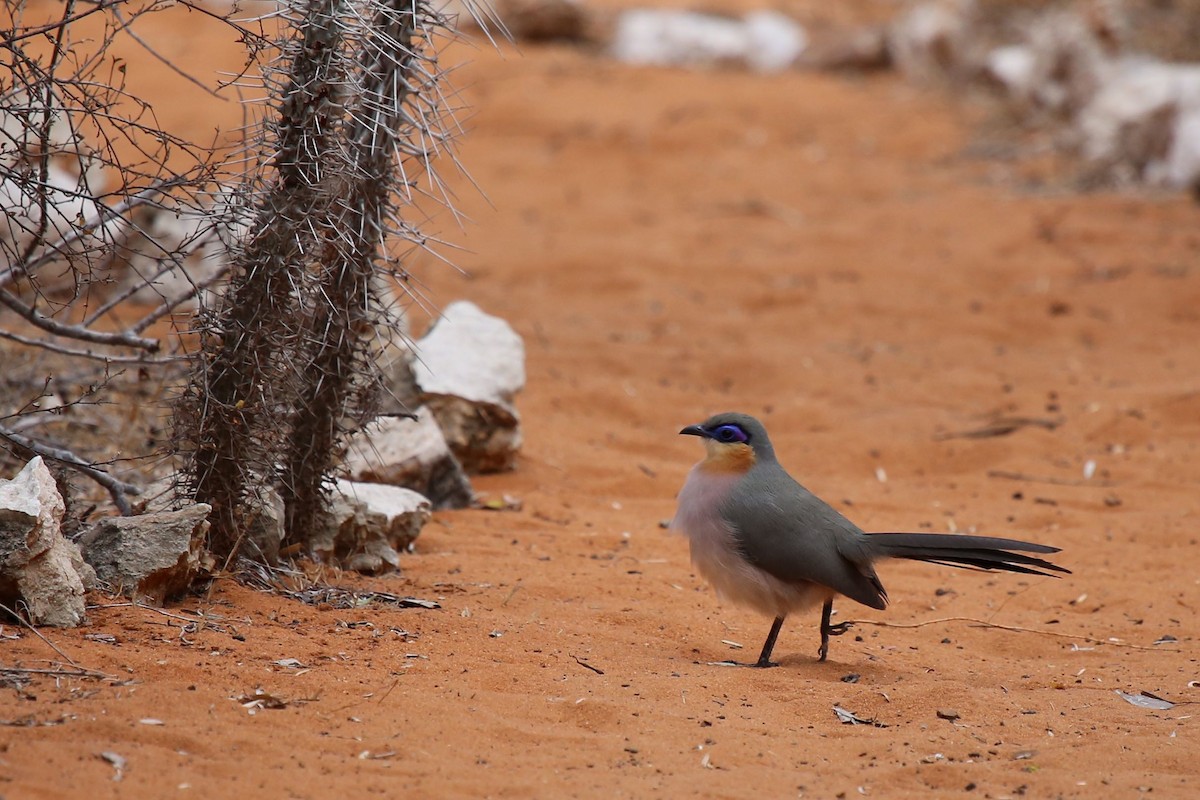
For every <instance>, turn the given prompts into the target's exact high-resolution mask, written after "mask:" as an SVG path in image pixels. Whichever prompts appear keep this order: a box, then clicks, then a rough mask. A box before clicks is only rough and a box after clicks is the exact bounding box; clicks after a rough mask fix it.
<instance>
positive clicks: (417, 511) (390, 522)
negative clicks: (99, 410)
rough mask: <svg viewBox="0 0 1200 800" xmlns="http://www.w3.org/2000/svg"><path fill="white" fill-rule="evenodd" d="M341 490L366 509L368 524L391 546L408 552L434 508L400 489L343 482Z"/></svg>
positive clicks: (339, 485)
mask: <svg viewBox="0 0 1200 800" xmlns="http://www.w3.org/2000/svg"><path fill="white" fill-rule="evenodd" d="M337 488H338V491H339V492H341V493H342V494H343V495H345V496H346V497H347V498H351V499H353V500H356V501H358V502H359V503H362V504H363V505H364V506H365V507H366V511H367V515H368V516H367V520H368V524H371V525H377V526H378V530H379V531H380V533H381V534H382V535H383V536H384V537H385V538H386V539H387V541H388V543H389V544H391V546H392V547H394V548H396V549H397V550H400V551H404V550H408V549H409V548H410V547H411V546H412V543H413V542H414V541H416V539H417V536H418V535H419V534H420V533H421V528H423V527H424V526H425V523H426V522H428V521H429V518H430V516H431V512H432V505H431V504H430V502H429V500H427V499H426V498H425V497H424V495H421V494H419V493H417V492H414V491H413V490H412V489H405V488H402V487H400V486H388V485H387V484H383V483H358V482H355V481H346V480H340V481H338V482H337Z"/></svg>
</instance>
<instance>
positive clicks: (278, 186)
mask: <svg viewBox="0 0 1200 800" xmlns="http://www.w3.org/2000/svg"><path fill="white" fill-rule="evenodd" d="M293 2H294V3H295V4H296V5H295V7H294V9H293V10H294V11H295V12H296V13H295V17H296V21H295V22H294V23H293V25H294V27H295V35H296V43H295V44H294V45H293V46H291V48H290V49H285V50H284V54H285V59H284V62H283V63H284V66H283V68H282V71H281V72H279V73H275V74H278V75H282V78H279V79H277V80H274V82H273V81H272V77H271V76H272V73H268V76H267V77H268V80H267V83H268V88H278V89H280V90H281V94H280V96H282V98H283V99H282V101H281V102H280V105H279V107H278V109H277V113H276V119H275V121H274V123H273V125H272V129H271V133H272V134H273V136H272V138H273V141H274V143H275V153H276V156H275V157H274V159H273V160H272V161H271V163H269V164H268V165H267V168H268V173H269V174H271V175H272V176H273V177H272V180H271V182H270V183H269V184H268V185H267V186H266V187H265V189H264V190H263V191H262V192H261V193H260V194H259V197H258V200H257V215H256V216H257V224H256V225H255V226H254V228H253V229H252V230H254V231H256V233H255V234H253V235H252V236H251V237H250V239H249V241H248V242H247V244H246V245H245V247H244V248H243V249H242V250H241V251H240V252H239V253H238V254H237V258H236V262H235V263H236V264H237V266H238V267H239V268H238V269H237V270H236V273H235V276H234V280H233V283H232V286H231V291H230V293H229V294H228V295H227V298H228V299H227V303H226V306H225V308H224V310H223V311H222V313H221V314H220V315H219V316H218V317H217V319H216V320H215V321H214V323H213V324H212V326H211V328H210V330H209V333H208V335H207V337H206V340H205V348H204V356H205V358H204V360H203V363H202V364H201V367H200V369H199V370H197V372H196V374H195V376H194V378H193V381H192V386H191V389H190V401H189V403H187V404H185V405H184V406H183V408H184V413H181V415H180V420H181V421H182V422H183V424H184V429H185V430H187V431H191V432H192V435H191V437H190V438H191V440H192V441H193V442H194V445H193V453H192V459H191V466H190V478H191V480H192V486H193V489H194V496H195V497H196V499H197V500H200V501H202V502H206V503H209V504H210V505H212V506H213V517H212V529H211V533H210V547H211V548H212V549H213V551H214V552H215V553H217V554H218V556H221V557H224V558H227V559H232V558H234V557H235V556H237V555H238V554H239V553H241V552H243V551H246V550H247V548H245V547H244V542H243V539H242V537H243V536H244V535H245V533H246V527H247V522H249V521H250V518H249V515H250V513H251V511H252V510H253V509H254V507H255V504H254V502H253V501H254V499H255V495H256V494H257V493H260V492H261V491H263V490H265V489H268V488H272V487H277V488H278V489H279V491H280V493H281V495H282V496H283V500H284V511H285V526H286V535H287V540H288V541H289V542H290V543H292V544H295V545H298V546H299V547H298V548H297V549H304V548H306V547H307V546H308V545H309V544H310V542H311V541H312V538H313V536H314V535H316V534H317V533H319V532H321V531H323V530H324V524H323V523H324V516H325V513H326V508H327V503H328V488H329V486H330V484H331V482H332V477H333V473H334V469H335V468H336V466H337V465H338V463H339V461H340V459H341V456H342V454H343V453H344V451H345V439H346V436H347V434H348V432H349V430H351V429H357V428H359V427H361V425H362V424H365V422H366V421H368V420H369V419H370V417H371V415H372V405H373V404H372V402H371V400H372V398H373V397H374V396H375V395H376V394H377V388H378V386H379V377H378V372H377V367H376V365H375V364H374V363H373V359H372V348H373V345H374V343H375V342H376V341H377V340H378V339H380V338H384V337H386V336H387V331H386V330H381V329H382V328H383V327H384V326H383V325H382V324H381V323H384V322H385V320H386V317H387V314H386V312H387V311H388V309H387V303H386V301H385V299H384V296H383V295H384V294H385V291H384V290H382V289H381V288H380V287H381V286H382V285H383V284H384V280H383V279H384V278H385V277H386V276H387V275H388V274H389V266H390V264H389V259H388V257H387V255H386V245H387V243H388V240H389V239H390V238H392V237H395V238H399V239H407V240H408V241H410V242H413V243H416V244H418V245H422V246H423V245H424V240H423V239H421V238H420V236H419V235H418V234H416V232H415V231H414V230H413V229H412V228H411V227H409V226H407V225H406V224H405V223H404V222H403V221H402V220H401V219H400V217H399V214H398V209H399V206H400V205H401V204H403V203H407V202H411V200H412V199H413V197H412V195H413V193H414V192H415V191H416V184H415V183H414V182H413V181H412V180H411V178H410V173H411V174H417V173H423V172H428V171H429V167H430V163H429V162H430V159H431V158H432V156H433V155H435V154H437V153H438V151H439V149H440V148H441V146H442V144H443V143H444V142H446V141H448V140H449V138H450V134H449V133H448V132H447V131H446V130H445V129H444V128H443V122H442V120H443V114H444V113H445V111H446V109H445V107H444V103H445V97H444V96H443V94H442V92H441V87H440V85H439V81H440V78H441V75H440V72H439V70H438V68H437V64H436V59H435V57H434V56H433V55H432V52H433V37H434V36H435V35H436V34H437V33H438V32H439V31H440V30H443V29H445V28H446V27H447V21H446V20H445V19H444V18H443V17H442V16H440V15H439V14H438V13H437V12H435V11H433V10H432V9H431V7H430V6H429V5H428V4H427V0H293ZM409 162H414V163H411V164H410V163H409ZM406 169H407V172H406ZM433 184H434V185H438V184H437V182H436V181H433ZM441 199H442V200H445V198H444V197H442V198H441ZM188 409H191V410H190V411H188ZM189 415H190V416H189ZM348 423H349V424H348ZM244 554H245V555H248V556H251V557H261V556H264V555H265V556H267V557H268V558H269V554H266V553H258V552H253V551H247V552H245V553H244Z"/></svg>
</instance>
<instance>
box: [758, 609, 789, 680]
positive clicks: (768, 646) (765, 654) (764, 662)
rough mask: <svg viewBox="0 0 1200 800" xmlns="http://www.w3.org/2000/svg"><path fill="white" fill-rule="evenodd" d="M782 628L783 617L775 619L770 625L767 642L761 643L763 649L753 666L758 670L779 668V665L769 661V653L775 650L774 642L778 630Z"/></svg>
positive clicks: (777, 636)
mask: <svg viewBox="0 0 1200 800" xmlns="http://www.w3.org/2000/svg"><path fill="white" fill-rule="evenodd" d="M782 627H783V617H776V618H775V622H773V623H772V624H771V632H770V633H768V634H767V640H766V641H765V642H763V649H762V653H760V654H759V656H758V662H757V663H755V665H754V666H756V667H759V668H760V669H762V668H765V667H778V666H779V664H777V663H776V662H774V661H772V660H771V651H772V650H774V649H775V640H776V639H778V638H779V629H780V628H782Z"/></svg>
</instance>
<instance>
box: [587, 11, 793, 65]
mask: <svg viewBox="0 0 1200 800" xmlns="http://www.w3.org/2000/svg"><path fill="white" fill-rule="evenodd" d="M807 44H808V36H807V34H806V33H805V31H804V29H803V28H802V27H800V25H799V24H797V23H796V22H795V21H794V20H792V19H791V18H790V17H787V16H785V15H783V14H779V13H777V12H774V11H765V10H764V11H752V12H750V13H749V14H747V15H746V16H745V17H742V18H735V17H728V16H718V15H716V14H703V13H697V12H694V11H683V10H677V9H659V8H639V9H630V10H627V11H625V12H623V13H621V15H620V16H619V17H618V18H617V23H616V27H615V30H614V31H613V35H612V43H611V45H610V50H611V52H612V55H613V57H614V58H616V59H617V60H618V61H623V62H625V63H627V64H648V65H656V66H676V67H693V68H696V67H719V66H744V67H749V68H751V69H754V70H756V71H758V72H779V71H781V70H784V69H788V68H789V67H791V66H792V65H793V64H794V63H795V62H796V59H797V58H798V57H799V56H800V54H801V53H803V52H804V49H805V47H806V46H807Z"/></svg>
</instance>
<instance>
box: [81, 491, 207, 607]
mask: <svg viewBox="0 0 1200 800" xmlns="http://www.w3.org/2000/svg"><path fill="white" fill-rule="evenodd" d="M210 510H211V508H210V507H209V506H207V505H205V504H204V503H194V504H192V505H190V506H188V507H186V508H184V509H181V510H179V511H159V512H154V513H150V514H142V515H140V516H136V517H108V518H106V519H102V520H100V521H99V522H97V523H96V524H95V525H92V526H91V527H89V528H88V529H87V530H86V531H85V532H84V534H83V536H81V537H80V542H81V543H82V545H83V554H84V558H85V559H87V562H88V563H89V564H91V565H92V566H93V567H94V568H95V569H96V577H97V578H99V579H100V580H101V581H104V582H105V583H107V584H108V585H109V586H111V587H112V588H113V589H114V590H115V591H118V592H120V593H121V594H124V595H125V596H127V597H130V598H133V599H134V600H137V601H138V602H147V603H151V604H153V605H159V606H161V605H162V604H163V603H164V602H166V601H167V600H170V599H171V598H173V597H177V596H179V595H181V594H183V593H184V592H185V591H187V589H188V588H189V587H190V586H191V585H192V582H193V581H194V580H195V579H196V576H197V575H198V574H199V573H200V570H201V568H202V567H203V566H204V563H205V562H204V559H205V553H204V544H205V536H206V534H207V533H208V513H209V511H210Z"/></svg>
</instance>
